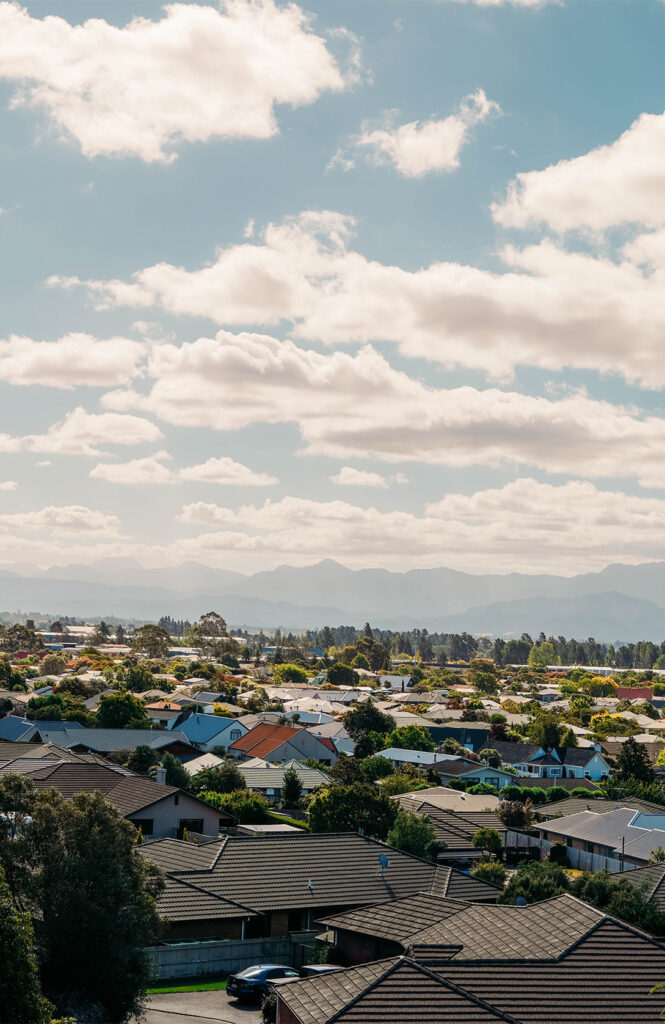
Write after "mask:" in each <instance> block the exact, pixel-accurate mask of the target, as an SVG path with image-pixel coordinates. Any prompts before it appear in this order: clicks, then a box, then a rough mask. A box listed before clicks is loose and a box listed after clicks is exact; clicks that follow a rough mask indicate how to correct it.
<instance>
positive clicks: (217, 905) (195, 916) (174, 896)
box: [157, 877, 259, 922]
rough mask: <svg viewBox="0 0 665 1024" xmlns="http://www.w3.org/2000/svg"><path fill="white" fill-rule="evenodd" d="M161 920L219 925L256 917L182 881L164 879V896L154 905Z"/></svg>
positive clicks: (219, 897) (235, 905) (221, 898)
mask: <svg viewBox="0 0 665 1024" xmlns="http://www.w3.org/2000/svg"><path fill="white" fill-rule="evenodd" d="M157 909H158V910H159V913H160V914H161V915H162V917H166V918H167V919H168V920H169V921H171V922H177V921H214V920H216V921H219V920H223V919H225V918H238V917H258V916H259V915H258V914H257V913H255V911H253V910H250V909H249V907H242V906H240V904H238V903H234V902H233V901H232V900H226V899H224V898H223V897H222V896H215V894H214V893H210V892H206V891H205V890H204V889H199V888H198V887H197V886H195V885H192V884H191V883H190V882H188V881H187V879H185V878H173V877H170V878H167V879H166V887H165V889H164V892H163V893H162V895H161V896H160V897H159V899H158V901H157Z"/></svg>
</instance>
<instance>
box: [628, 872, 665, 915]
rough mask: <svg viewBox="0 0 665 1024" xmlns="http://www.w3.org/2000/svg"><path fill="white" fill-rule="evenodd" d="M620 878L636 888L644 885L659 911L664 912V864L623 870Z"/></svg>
mask: <svg viewBox="0 0 665 1024" xmlns="http://www.w3.org/2000/svg"><path fill="white" fill-rule="evenodd" d="M621 878H622V880H623V879H625V880H626V881H627V882H630V884H631V885H634V886H636V887H637V888H638V889H640V888H642V887H644V891H645V893H646V895H647V896H648V897H652V898H653V899H654V900H655V902H656V903H657V904H658V909H659V910H660V911H661V913H665V864H647V865H646V866H645V867H643V868H635V870H634V871H625V872H624V873H623V874H622V876H621Z"/></svg>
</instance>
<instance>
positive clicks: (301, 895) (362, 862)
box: [141, 832, 436, 911]
mask: <svg viewBox="0 0 665 1024" xmlns="http://www.w3.org/2000/svg"><path fill="white" fill-rule="evenodd" d="M172 842H173V841H171V840H165V841H164V843H168V844H169V845H170V844H171V843H172ZM160 845H162V847H163V845H164V844H160ZM210 845H212V844H210ZM157 846H158V844H156V843H148V844H145V845H143V846H142V847H141V852H142V853H144V854H145V855H146V856H148V857H151V858H152V859H154V860H155V861H156V862H157V863H159V862H160V861H161V862H163V860H164V853H163V852H162V853H160V852H158V851H157V856H154V852H155V848H156V847H157ZM199 849H202V850H203V851H205V852H203V854H202V856H203V857H205V856H206V852H207V851H208V850H209V849H210V847H209V846H208V847H203V848H199ZM381 853H386V854H387V856H388V858H389V861H390V863H389V866H388V867H387V868H386V869H385V871H382V870H381V865H380V863H379V854H381ZM166 856H167V857H168V856H169V854H168V853H167V854H166ZM167 870H169V871H170V872H171V873H174V874H178V873H179V871H178V869H173V868H167ZM180 870H184V871H186V872H187V877H188V880H190V881H193V882H194V883H195V884H196V885H197V886H199V887H200V888H202V889H205V890H206V891H208V892H213V893H216V894H217V895H220V896H223V897H225V898H226V899H230V900H234V901H237V902H238V903H242V904H243V905H246V906H250V907H252V908H253V909H254V910H258V911H269V910H276V909H283V910H286V909H289V908H291V907H298V908H302V907H307V906H309V907H312V908H322V907H326V906H329V907H344V906H358V905H362V904H368V903H379V902H383V901H385V900H386V899H391V898H393V897H395V896H405V895H407V894H410V893H414V892H419V891H421V890H425V891H426V890H428V889H430V888H431V887H432V884H433V881H434V877H435V873H436V866H435V865H434V864H432V863H429V862H428V861H423V860H420V859H419V858H417V857H412V856H410V855H409V854H406V853H403V852H402V851H400V850H393V849H391V848H389V847H387V846H385V845H384V844H383V843H380V842H378V841H377V840H374V839H369V838H368V837H367V836H360V835H357V834H356V833H354V832H349V833H322V834H309V833H304V832H289V833H280V834H272V835H261V836H229V837H227V838H226V839H225V840H224V841H223V842H222V844H221V848H220V850H219V853H218V855H217V857H216V859H215V860H214V862H213V863H212V864H211V865H210V867H208V868H207V869H203V870H196V868H195V867H194V856H192V855H190V857H189V858H188V864H187V866H186V867H184V868H183V869H180ZM310 883H311V884H310Z"/></svg>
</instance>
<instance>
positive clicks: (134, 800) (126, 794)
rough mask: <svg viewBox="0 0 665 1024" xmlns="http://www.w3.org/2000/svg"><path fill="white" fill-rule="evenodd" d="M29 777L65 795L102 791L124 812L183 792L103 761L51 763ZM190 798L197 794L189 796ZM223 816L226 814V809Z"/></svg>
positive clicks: (221, 815)
mask: <svg viewBox="0 0 665 1024" xmlns="http://www.w3.org/2000/svg"><path fill="white" fill-rule="evenodd" d="M30 779H31V781H32V782H33V784H34V786H35V789H57V791H58V792H59V793H62V795H63V796H64V797H72V796H74V794H75V793H94V792H96V791H99V792H101V793H103V794H104V796H105V797H106V799H107V800H108V801H109V803H111V804H113V806H114V807H115V808H116V809H117V810H118V811H119V812H120V814H122V815H124V816H127V815H128V814H136V812H137V811H141V810H143V809H144V808H145V807H151V806H152V805H153V804H156V803H159V801H160V800H165V799H166V797H169V796H172V795H173V794H174V793H178V792H180V791H179V790H178V788H177V787H176V786H163V785H162V784H161V783H159V782H155V781H154V780H153V779H149V778H146V777H145V776H143V775H134V774H133V773H128V771H127V770H126V769H123V768H119V767H117V766H116V767H113V768H112V767H110V766H106V765H102V764H80V763H62V762H58V763H56V764H52V763H49V764H47V765H46V766H45V767H44V768H38V769H37V770H36V771H34V772H32V773H31V775H30ZM188 796H190V794H188ZM190 799H192V800H195V799H196V797H191V796H190ZM220 817H226V815H225V814H224V812H223V811H220Z"/></svg>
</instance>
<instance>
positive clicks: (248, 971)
mask: <svg viewBox="0 0 665 1024" xmlns="http://www.w3.org/2000/svg"><path fill="white" fill-rule="evenodd" d="M299 977H300V975H299V974H298V972H297V971H295V970H294V969H293V967H285V966H284V964H257V965H256V966H255V967H246V968H245V970H244V971H238V972H237V974H230V975H229V978H228V981H227V982H226V991H227V993H228V995H230V996H235V998H236V999H241V1000H242V1001H243V1002H247V1003H260V1002H261V1000H262V999H263V996H264V995H265V992H266V986H267V984H268V982H269V981H281V980H282V979H287V978H289V979H290V978H299Z"/></svg>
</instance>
